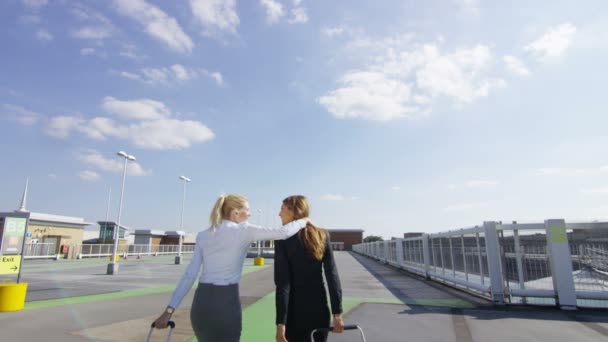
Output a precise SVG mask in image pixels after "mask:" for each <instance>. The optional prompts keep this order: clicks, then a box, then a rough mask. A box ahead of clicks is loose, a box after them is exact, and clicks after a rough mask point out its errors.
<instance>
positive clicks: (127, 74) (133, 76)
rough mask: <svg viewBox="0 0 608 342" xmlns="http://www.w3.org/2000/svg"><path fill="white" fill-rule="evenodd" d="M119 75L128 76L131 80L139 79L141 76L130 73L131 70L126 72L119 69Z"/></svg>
mask: <svg viewBox="0 0 608 342" xmlns="http://www.w3.org/2000/svg"><path fill="white" fill-rule="evenodd" d="M120 76H122V77H124V78H128V79H132V80H141V76H139V75H137V74H134V73H131V72H127V71H121V72H120Z"/></svg>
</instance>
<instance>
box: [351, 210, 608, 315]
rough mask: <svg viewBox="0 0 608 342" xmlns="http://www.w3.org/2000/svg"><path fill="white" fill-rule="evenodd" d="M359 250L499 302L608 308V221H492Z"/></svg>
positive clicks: (361, 246) (358, 250)
mask: <svg viewBox="0 0 608 342" xmlns="http://www.w3.org/2000/svg"><path fill="white" fill-rule="evenodd" d="M353 250H354V251H355V252H357V253H359V254H363V255H366V256H368V257H372V258H374V259H376V260H379V261H381V262H384V263H387V264H390V265H392V266H395V267H398V268H402V269H405V270H407V271H409V272H413V273H416V274H419V275H422V276H424V277H426V278H428V279H432V280H435V281H440V282H444V283H447V284H449V285H451V286H455V287H459V288H461V289H462V290H465V291H469V292H472V293H475V294H478V295H481V296H485V297H487V298H488V299H490V300H492V301H494V302H495V303H497V304H502V303H512V304H544V305H559V306H560V307H562V308H564V309H566V308H572V307H576V306H590V307H604V308H608V222H592V223H566V222H565V220H547V221H545V222H544V223H532V224H530V223H525V224H518V223H516V222H513V223H511V224H502V223H500V222H484V224H483V225H482V226H476V227H473V228H466V229H458V230H455V231H448V232H443V233H437V234H424V235H422V236H419V237H413V238H407V239H396V240H391V241H378V242H371V243H363V244H359V245H355V246H354V247H353Z"/></svg>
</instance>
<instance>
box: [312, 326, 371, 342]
mask: <svg viewBox="0 0 608 342" xmlns="http://www.w3.org/2000/svg"><path fill="white" fill-rule="evenodd" d="M333 330H334V327H329V328H319V329H315V330H313V331H311V332H310V342H315V340H314V338H313V335H314V334H315V333H316V332H330V331H333ZM344 330H345V331H346V330H359V333H360V334H361V339H362V340H363V342H365V334H363V329H361V328H360V327H359V326H358V325H345V326H344Z"/></svg>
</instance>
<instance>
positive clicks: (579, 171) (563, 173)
mask: <svg viewBox="0 0 608 342" xmlns="http://www.w3.org/2000/svg"><path fill="white" fill-rule="evenodd" d="M606 171H608V166H602V167H597V168H560V167H544V168H540V169H537V170H536V174H538V175H540V176H559V177H572V176H586V175H598V174H601V173H603V172H606Z"/></svg>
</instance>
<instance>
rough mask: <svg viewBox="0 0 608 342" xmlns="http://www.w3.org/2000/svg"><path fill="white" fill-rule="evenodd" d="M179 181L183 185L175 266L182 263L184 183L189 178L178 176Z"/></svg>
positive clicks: (188, 180)
mask: <svg viewBox="0 0 608 342" xmlns="http://www.w3.org/2000/svg"><path fill="white" fill-rule="evenodd" d="M179 179H180V180H181V181H182V182H183V183H184V191H183V195H182V213H181V215H180V219H179V232H178V239H179V246H178V249H177V257H175V264H176V265H179V264H181V263H182V244H183V242H182V241H183V239H184V237H183V235H182V229H183V226H184V206H185V204H186V183H188V182H190V178H188V177H186V176H179Z"/></svg>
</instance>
